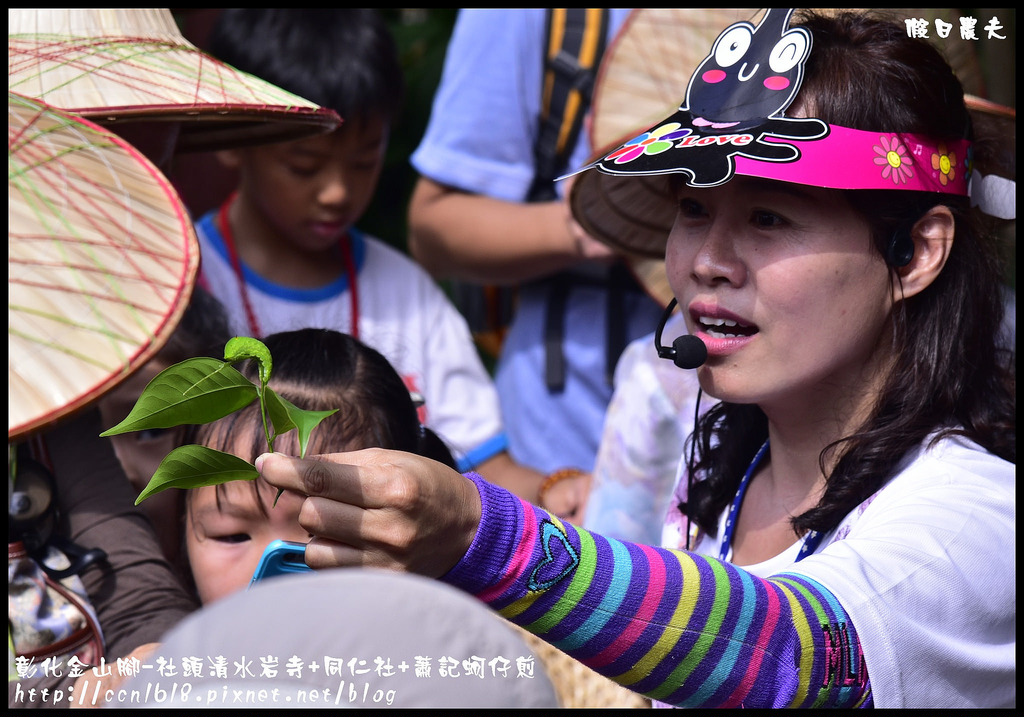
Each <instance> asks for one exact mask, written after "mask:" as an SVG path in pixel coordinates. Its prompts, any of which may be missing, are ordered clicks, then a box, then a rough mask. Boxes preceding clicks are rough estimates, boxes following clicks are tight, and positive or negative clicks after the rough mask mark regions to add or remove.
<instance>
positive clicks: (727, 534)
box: [718, 441, 824, 563]
mask: <svg viewBox="0 0 1024 717" xmlns="http://www.w3.org/2000/svg"><path fill="white" fill-rule="evenodd" d="M767 452H768V441H765V442H764V444H763V445H762V446H761V447H760V448H759V449H758V450H757V455H755V456H754V460H752V461H750V466H749V467H747V472H746V473H744V474H743V480H742V481H740V487H739V490H737V491H736V497H735V498H733V501H732V505H731V506H729V515H728V516H727V517H726V519H725V531H724V532H723V533H722V545H721V547H720V548H719V549H718V558H719V559H720V560H722V561H725V559H726V556H727V555H728V554H729V549H730V548H731V547H732V534H733V532H734V531H735V530H736V520H737V518H738V517H739V514H740V505H742V504H743V496H745V495H746V494H747V488H748V487H749V486H750V479H751V478H752V477H753V476H754V471H756V470H757V467H758V466H759V465H760V464H761V460H762V459H763V458H764V455H765V453H767ZM823 537H824V534H823V533H821V532H820V531H817V530H811V531H808V533H807V535H805V536H804V544H803V545H802V546H800V554H799V555H797V558H796V562H798V563H799V562H800V561H801V560H803V559H804V558H806V557H807V556H808V555H810V554H811V553H813V552H814V551H815V550H817V549H818V545H820V544H821V539H822V538H823Z"/></svg>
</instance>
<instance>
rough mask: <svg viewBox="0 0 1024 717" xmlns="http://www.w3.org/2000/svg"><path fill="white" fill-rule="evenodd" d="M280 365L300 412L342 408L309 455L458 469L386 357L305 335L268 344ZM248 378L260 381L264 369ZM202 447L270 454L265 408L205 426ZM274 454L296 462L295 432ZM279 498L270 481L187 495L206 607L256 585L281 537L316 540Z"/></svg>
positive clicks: (275, 382) (334, 335)
mask: <svg viewBox="0 0 1024 717" xmlns="http://www.w3.org/2000/svg"><path fill="white" fill-rule="evenodd" d="M263 342H264V344H266V346H267V348H268V349H269V350H270V355H271V357H272V358H273V366H274V368H273V373H272V375H271V377H270V387H271V388H272V389H273V390H274V391H275V392H276V393H277V394H278V395H279V396H281V397H282V398H285V399H286V400H288V401H291V402H292V403H293V404H295V405H296V406H298V407H299V408H302V409H305V410H313V411H326V410H332V409H337V412H336V413H334V414H332V415H331V416H328V417H327V418H326V419H325V420H324V421H323V423H321V424H320V425H318V426H317V428H316V429H315V430H314V431H313V433H312V435H311V436H310V439H309V445H308V447H307V450H306V453H307V455H317V454H321V453H336V452H339V451H353V450H360V449H363V448H371V447H380V448H390V449H396V450H402V451H408V452H410V453H417V454H419V455H423V456H427V457H428V458H433V459H434V460H438V461H440V462H442V463H445V464H446V465H448V466H450V467H452V468H454V467H455V460H454V458H453V457H452V455H451V452H450V451H449V450H448V448H447V447H446V446H445V445H444V443H443V442H442V441H441V439H440V438H439V437H438V436H437V435H436V434H435V433H433V431H431V430H430V429H428V428H425V427H423V426H422V425H421V424H420V422H419V416H418V413H417V408H416V405H415V403H414V402H413V399H412V397H411V395H410V394H409V389H408V388H407V387H406V385H405V383H404V382H403V381H402V378H401V377H400V376H399V374H398V372H397V371H395V369H394V367H393V366H392V365H391V364H390V363H389V362H388V360H387V359H386V358H384V356H382V355H381V354H380V353H379V352H378V351H376V350H374V349H373V348H371V347H369V346H367V345H366V344H364V343H362V342H361V341H359V340H358V339H355V338H353V337H352V336H350V335H348V334H344V333H341V332H338V331H333V330H330V329H300V330H296V331H287V332H282V333H278V334H272V335H270V336H267V337H266V338H264V339H263ZM240 370H241V371H242V373H243V374H244V375H246V376H247V377H248V378H250V379H251V380H256V378H257V370H258V369H257V367H256V366H255V365H254V364H253V363H252V362H246V363H245V364H243V365H242V366H241V367H240ZM196 442H197V443H200V444H202V445H205V446H207V447H209V448H213V449H215V450H219V451H224V452H226V453H231V454H233V455H236V456H238V457H239V458H243V459H245V460H247V461H250V462H251V461H254V460H255V459H256V457H257V456H259V455H260V454H261V453H264V452H266V450H267V445H266V438H265V435H264V432H263V423H262V420H261V419H260V416H259V405H258V404H257V403H253V404H250V405H249V406H246V407H245V408H243V409H241V410H239V411H236V412H235V413H232V414H231V415H229V416H226V417H225V418H222V419H220V420H219V421H215V422H213V423H209V424H205V425H202V426H200V427H199V429H198V431H197V434H196ZM274 450H275V451H279V452H283V453H289V454H292V455H297V454H298V452H299V447H298V440H297V439H296V438H295V432H294V431H290V432H288V433H286V434H284V435H282V436H279V437H278V438H277V439H276V440H275V443H274ZM276 494H277V491H276V490H275V489H273V488H272V487H271V486H269V485H267V484H266V483H264V482H263V481H262V479H257V480H256V481H254V482H249V481H231V482H228V483H223V484H221V485H218V486H210V487H205V488H196V489H192V490H189V491H188V495H187V498H186V509H185V516H186V521H185V546H186V551H187V556H188V560H189V565H190V568H191V572H192V577H193V579H194V582H195V586H196V590H197V593H198V595H199V598H200V600H201V601H202V602H204V603H208V602H213V601H214V600H217V599H219V598H221V597H224V596H225V595H227V594H229V593H231V592H234V591H236V590H239V589H242V588H244V587H245V586H246V585H248V584H249V580H250V578H251V577H252V574H253V571H254V570H255V569H256V565H257V563H258V562H259V558H260V556H261V555H262V553H263V550H264V548H266V546H267V545H268V544H269V543H270V542H271V541H272V540H274V539H278V538H279V539H282V540H292V541H298V542H307V541H308V540H309V535H308V533H306V531H305V530H304V529H303V528H302V527H301V526H300V525H299V509H300V508H301V506H302V499H301V498H300V497H299V496H297V495H294V494H290V493H285V494H283V495H282V496H281V498H280V499H279V500H278V502H277V505H276V506H275V505H274V498H275V497H276Z"/></svg>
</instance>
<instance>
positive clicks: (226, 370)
mask: <svg viewBox="0 0 1024 717" xmlns="http://www.w3.org/2000/svg"><path fill="white" fill-rule="evenodd" d="M248 359H252V360H254V361H256V362H257V363H258V365H259V383H258V384H257V383H253V382H252V381H250V380H249V379H247V378H246V377H245V376H243V375H242V374H241V373H239V371H238V370H237V369H235V368H234V367H233V366H232V364H235V363H238V362H240V361H245V360H248ZM272 370H273V362H272V360H271V356H270V350H269V349H268V348H267V347H266V345H265V344H264V343H263V342H262V341H260V340H258V339H254V338H251V337H247V336H236V337H235V338H233V339H231V340H230V341H228V342H227V344H226V345H225V346H224V360H223V361H218V360H217V359H214V358H209V357H199V358H191V359H186V360H185V361H181V362H179V363H176V364H174V365H172V366H168V367H167V368H166V369H164V370H163V371H161V372H160V373H158V374H157V375H156V376H155V377H154V378H153V380H152V381H150V382H149V384H147V386H146V388H145V389H143V391H142V394H141V395H140V396H139V399H138V401H136V402H135V406H133V407H132V410H131V411H130V412H129V413H128V415H127V416H126V417H125V419H124V420H123V421H121V422H120V423H118V424H117V425H116V426H114V427H113V428H109V429H107V430H106V431H104V432H103V433H101V434H100V435H101V436H103V437H108V436H116V435H119V434H121V433H130V432H133V431H145V430H151V429H158V428H175V427H177V426H182V425H189V424H191V425H201V424H206V423H212V422H213V421H217V420H219V419H221V418H224V417H225V416H228V415H230V414H232V413H234V412H235V411H238V410H239V409H242V408H245V407H246V406H248V405H249V404H250V403H252V402H253V401H255V400H257V399H259V402H260V416H261V417H262V420H263V433H264V435H265V436H266V439H267V450H268V451H269V452H272V451H273V450H274V440H275V439H276V438H277V437H278V436H280V435H283V434H285V433H287V432H288V431H291V430H295V431H296V432H297V434H298V438H299V451H300V455H301V456H303V457H305V455H306V447H307V446H308V444H309V437H310V435H311V434H312V432H313V429H314V428H316V427H317V426H318V425H320V422H321V421H323V420H324V419H325V418H327V417H328V416H330V415H331V414H333V413H336V412H337V409H335V410H332V411H307V410H305V409H302V408H299V407H298V406H296V405H295V404H293V403H291V402H290V401H288V400H287V399H284V398H282V397H281V396H278V395H277V393H275V392H274V391H273V389H271V388H270V387H269V386H268V385H267V384H268V383H269V382H270V375H271V372H272ZM257 477H259V472H258V471H257V470H256V467H255V466H254V465H252V464H251V463H249V462H248V461H245V460H242V459H241V458H239V457H237V456H234V455H232V454H230V453H225V452H223V451H217V450H214V449H212V448H207V447H206V446H199V445H186V446H179V447H177V448H175V449H174V450H173V451H171V452H170V453H168V454H167V455H166V456H165V457H164V459H163V460H162V461H161V462H160V465H159V467H158V468H157V469H156V472H155V473H154V474H153V477H152V478H150V480H149V484H148V485H147V486H146V487H145V489H144V490H143V491H142V492H141V493H139V497H138V498H136V499H135V505H138V504H139V503H141V502H142V501H143V500H145V499H146V498H148V497H149V496H151V495H154V494H156V493H159V492H161V491H163V490H167V489H168V488H182V489H185V488H200V487H203V486H211V485H218V484H220V483H227V482H228V481H233V480H255V479H256V478H257ZM281 492H282V491H278V493H277V498H280V497H281ZM277 498H275V499H274V503H275V505H276V503H277Z"/></svg>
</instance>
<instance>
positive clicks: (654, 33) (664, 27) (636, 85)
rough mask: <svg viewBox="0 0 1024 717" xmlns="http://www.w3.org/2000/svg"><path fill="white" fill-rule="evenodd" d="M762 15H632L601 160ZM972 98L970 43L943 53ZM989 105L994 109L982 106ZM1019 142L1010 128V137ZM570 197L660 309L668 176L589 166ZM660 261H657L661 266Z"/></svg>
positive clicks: (615, 63) (612, 60)
mask: <svg viewBox="0 0 1024 717" xmlns="http://www.w3.org/2000/svg"><path fill="white" fill-rule="evenodd" d="M890 12H891V13H892V14H893V17H920V18H925V19H931V20H934V19H935V18H937V17H939V18H942V19H943V20H946V21H949V22H952V23H954V26H959V23H958V21H957V19H956V11H955V10H950V9H920V8H902V9H892V10H890ZM763 14H764V11H763V10H753V9H750V8H707V9H700V10H695V9H690V8H639V9H635V10H633V11H632V12H631V13H630V16H629V17H628V18H627V20H626V21H625V23H624V24H623V26H622V28H621V29H620V30H619V32H618V34H617V35H616V37H615V38H614V40H613V41H612V43H611V44H610V45H609V48H608V50H607V51H606V53H605V56H604V59H603V61H602V64H601V68H600V71H599V73H598V76H597V81H596V83H595V87H594V92H593V98H592V101H591V118H590V123H589V125H588V128H589V129H588V131H589V138H590V144H591V150H592V155H591V157H590V161H591V162H593V161H596V160H598V159H600V158H601V157H603V156H604V155H606V154H607V153H608V152H610V151H612V150H614V149H616V148H617V147H619V146H621V145H622V144H623V143H625V142H626V141H628V140H629V139H631V138H632V137H635V136H636V135H638V134H640V133H641V132H643V131H645V130H647V129H648V128H650V127H652V126H654V125H656V124H657V123H658V122H660V121H661V120H663V119H664V118H666V117H668V116H670V115H671V114H673V113H674V112H675V111H676V109H677V108H678V107H679V105H680V103H681V102H682V100H683V98H684V97H685V95H686V87H687V85H688V84H689V81H690V73H691V72H692V71H693V69H694V68H695V67H696V66H697V65H698V64H699V63H700V62H701V60H703V59H704V57H705V56H706V55H707V53H708V51H709V50H710V48H711V46H712V44H713V43H714V40H715V38H717V37H718V34H719V33H720V32H721V31H722V30H724V29H725V28H726V27H727V26H728V25H730V24H732V23H734V22H737V21H740V20H747V21H749V22H751V23H753V24H756V23H757V22H758V21H759V20H760V19H761V16H762V15H763ZM940 49H942V50H943V51H944V52H945V54H946V57H947V60H949V62H950V64H951V65H952V66H953V67H954V69H955V70H956V72H957V76H958V77H959V78H960V80H961V82H962V83H963V85H964V87H965V90H966V91H967V92H969V93H972V92H973V93H978V92H980V91H981V88H982V73H981V69H980V64H979V62H978V59H977V56H976V54H975V51H974V49H973V48H972V47H971V46H970V43H963V42H960V43H947V44H946V45H945V46H943V47H941V48H940ZM992 106H993V105H992V103H985V101H983V100H982V101H978V98H976V97H974V96H971V97H969V98H968V109H969V110H971V112H972V115H974V116H975V118H976V119H977V118H978V115H979V114H982V113H983V114H986V115H987V116H988V117H994V116H997V117H999V118H1000V121H1001V122H1002V124H1003V126H1004V127H1005V126H1006V123H1007V122H1010V123H1012V122H1013V121H1014V120H1013V119H1007V118H1006V112H1007V111H1009V112H1010V113H1011V114H1012V112H1013V111H1012V110H1007V108H1002V107H1000V106H995V109H992ZM986 107H988V109H986ZM1010 135H1011V136H1014V134H1013V132H1012V131H1011V132H1010ZM569 201H570V204H571V207H572V212H573V215H574V217H575V218H576V220H577V221H578V222H579V224H580V225H581V226H582V228H583V229H584V230H585V231H586V232H587V233H588V234H590V235H591V236H593V237H595V238H597V239H599V240H601V241H603V242H604V243H606V244H608V245H609V246H611V247H613V248H614V249H616V250H617V251H619V252H621V253H622V254H623V255H624V256H625V257H626V260H627V263H629V264H630V266H631V268H632V269H633V272H634V274H636V275H637V278H638V279H639V280H640V281H641V283H642V284H643V285H644V286H645V288H646V289H647V291H648V293H649V294H650V295H651V296H652V297H654V298H655V299H656V300H658V301H660V302H661V303H662V305H667V304H668V301H669V300H670V299H671V298H672V292H671V289H669V288H668V280H667V277H666V276H665V271H664V265H663V263H664V262H663V260H664V255H665V243H666V241H667V238H668V234H669V231H670V230H671V228H672V223H673V222H674V220H675V215H676V206H675V200H674V198H673V196H672V194H671V193H670V192H669V190H668V180H667V178H666V177H665V176H631V177H621V176H614V175H608V174H603V173H601V172H599V171H597V170H593V169H589V170H586V171H584V172H581V173H579V174H576V175H575V176H574V178H573V184H572V187H571V188H570V193H569ZM659 262H660V264H659Z"/></svg>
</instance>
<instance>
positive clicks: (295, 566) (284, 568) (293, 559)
mask: <svg viewBox="0 0 1024 717" xmlns="http://www.w3.org/2000/svg"><path fill="white" fill-rule="evenodd" d="M305 555H306V544H305V543H296V542H293V541H291V540H275V541H273V542H271V543H270V544H269V545H268V546H267V547H266V549H265V550H264V551H263V555H262V556H261V557H260V563H259V565H257V566H256V572H254V573H253V574H252V580H250V581H249V587H252V586H253V585H255V584H256V583H257V582H259V581H260V580H263V579H265V578H271V577H274V576H276V575H290V574H292V573H306V572H310V571H311V570H312V569H313V568H311V567H309V566H308V565H306V558H305Z"/></svg>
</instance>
